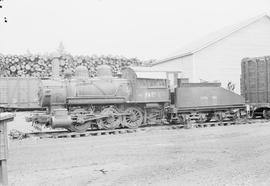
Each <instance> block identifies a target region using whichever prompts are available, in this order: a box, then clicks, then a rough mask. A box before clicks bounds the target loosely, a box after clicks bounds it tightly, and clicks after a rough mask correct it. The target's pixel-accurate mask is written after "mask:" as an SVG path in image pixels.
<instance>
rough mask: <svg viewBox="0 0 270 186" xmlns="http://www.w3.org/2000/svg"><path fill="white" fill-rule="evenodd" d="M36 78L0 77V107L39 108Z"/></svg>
mask: <svg viewBox="0 0 270 186" xmlns="http://www.w3.org/2000/svg"><path fill="white" fill-rule="evenodd" d="M39 83H40V80H39V79H38V78H25V77H24V78H23V77H1V78H0V109H1V110H9V109H21V110H23V109H39V108H41V107H40V106H39V105H38V88H39Z"/></svg>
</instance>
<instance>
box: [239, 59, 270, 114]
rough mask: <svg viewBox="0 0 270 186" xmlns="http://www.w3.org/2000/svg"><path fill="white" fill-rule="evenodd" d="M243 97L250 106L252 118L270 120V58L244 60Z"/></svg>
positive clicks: (242, 73) (242, 65) (242, 70)
mask: <svg viewBox="0 0 270 186" xmlns="http://www.w3.org/2000/svg"><path fill="white" fill-rule="evenodd" d="M241 95H242V96H243V97H244V98H245V101H246V102H247V103H248V104H249V105H250V113H251V117H257V116H260V117H264V118H270V56H265V57H256V58H244V59H243V60H242V63H241Z"/></svg>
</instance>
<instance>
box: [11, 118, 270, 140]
mask: <svg viewBox="0 0 270 186" xmlns="http://www.w3.org/2000/svg"><path fill="white" fill-rule="evenodd" d="M267 122H270V120H266V119H244V120H239V121H223V122H207V123H190V124H188V125H183V124H182V125H179V124H175V125H152V126H144V127H140V128H137V129H128V128H124V129H115V130H88V131H86V132H83V133H75V132H67V131H66V130H61V131H59V130H58V131H47V132H30V133H20V134H17V135H16V136H11V138H12V139H23V138H31V137H38V138H40V139H44V138H78V137H87V136H102V135H118V134H128V133H136V132H142V131H149V130H173V129H184V128H186V129H190V128H205V127H218V126H231V125H244V124H255V123H267Z"/></svg>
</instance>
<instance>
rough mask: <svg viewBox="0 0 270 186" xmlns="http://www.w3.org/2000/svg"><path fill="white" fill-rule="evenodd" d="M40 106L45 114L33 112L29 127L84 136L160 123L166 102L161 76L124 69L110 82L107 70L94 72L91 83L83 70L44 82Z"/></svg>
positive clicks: (166, 82) (166, 85)
mask: <svg viewBox="0 0 270 186" xmlns="http://www.w3.org/2000/svg"><path fill="white" fill-rule="evenodd" d="M38 97H39V104H40V105H41V106H42V107H46V108H47V111H46V112H34V113H32V115H31V116H30V117H28V118H27V120H28V121H32V122H33V125H35V126H40V125H45V126H48V127H52V128H65V129H68V130H69V131H75V132H83V131H86V130H87V129H88V128H97V129H115V128H119V127H128V128H137V127H139V126H141V125H143V124H146V123H151V122H152V123H158V122H161V121H164V120H165V119H164V106H165V105H166V104H168V103H169V102H170V99H169V91H168V80H167V78H166V75H165V74H164V73H155V72H152V73H150V74H149V73H148V74H147V75H146V74H145V73H144V74H143V75H142V74H139V73H136V72H135V71H134V69H132V67H127V68H125V69H123V71H122V78H117V77H113V76H112V73H111V68H110V67H109V66H107V65H101V66H99V67H97V77H95V78H89V76H88V70H87V69H86V67H83V66H79V67H77V68H76V69H75V74H74V76H72V75H71V73H68V72H67V73H66V74H65V78H63V79H52V80H42V81H41V84H40V88H39V93H38Z"/></svg>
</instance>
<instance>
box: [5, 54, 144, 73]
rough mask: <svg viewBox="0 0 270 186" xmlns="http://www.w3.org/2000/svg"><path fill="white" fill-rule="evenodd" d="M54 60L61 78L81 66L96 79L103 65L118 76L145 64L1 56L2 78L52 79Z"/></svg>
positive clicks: (67, 57) (97, 58) (120, 59)
mask: <svg viewBox="0 0 270 186" xmlns="http://www.w3.org/2000/svg"><path fill="white" fill-rule="evenodd" d="M54 59H58V60H59V62H60V75H61V76H63V74H64V72H65V71H66V70H67V69H69V70H71V71H72V72H74V69H75V67H76V66H79V65H83V66H86V67H87V68H88V70H89V76H90V77H94V76H95V75H96V67H97V66H98V65H101V64H107V65H110V66H111V67H112V71H113V74H114V75H116V74H118V73H119V72H120V70H121V68H123V67H125V66H130V65H135V66H139V65H142V64H143V62H142V61H141V60H139V59H137V58H126V57H119V56H96V55H93V56H72V55H70V54H65V55H61V56H57V57H55V56H49V55H0V77H39V78H46V77H50V76H51V75H52V60H54Z"/></svg>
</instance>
